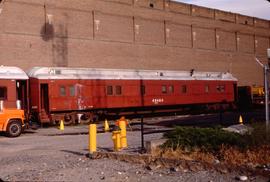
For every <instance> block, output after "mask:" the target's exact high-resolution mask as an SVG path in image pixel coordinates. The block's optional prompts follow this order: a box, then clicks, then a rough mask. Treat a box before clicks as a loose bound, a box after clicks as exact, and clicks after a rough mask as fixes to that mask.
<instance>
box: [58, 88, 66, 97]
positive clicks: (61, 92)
mask: <svg viewBox="0 0 270 182" xmlns="http://www.w3.org/2000/svg"><path fill="white" fill-rule="evenodd" d="M62 89H63V90H62ZM63 91H64V92H63ZM59 96H60V97H66V96H67V89H66V86H64V85H60V86H59Z"/></svg>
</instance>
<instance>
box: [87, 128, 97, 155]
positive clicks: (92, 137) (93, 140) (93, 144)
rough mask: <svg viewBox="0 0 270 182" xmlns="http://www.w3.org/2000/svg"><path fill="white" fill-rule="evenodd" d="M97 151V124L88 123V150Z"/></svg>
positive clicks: (91, 152)
mask: <svg viewBox="0 0 270 182" xmlns="http://www.w3.org/2000/svg"><path fill="white" fill-rule="evenodd" d="M96 151H97V125H96V124H90V125H89V152H90V154H93V153H94V152H96Z"/></svg>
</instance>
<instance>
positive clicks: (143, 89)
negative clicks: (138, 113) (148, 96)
mask: <svg viewBox="0 0 270 182" xmlns="http://www.w3.org/2000/svg"><path fill="white" fill-rule="evenodd" d="M141 94H142V95H145V85H142V86H141Z"/></svg>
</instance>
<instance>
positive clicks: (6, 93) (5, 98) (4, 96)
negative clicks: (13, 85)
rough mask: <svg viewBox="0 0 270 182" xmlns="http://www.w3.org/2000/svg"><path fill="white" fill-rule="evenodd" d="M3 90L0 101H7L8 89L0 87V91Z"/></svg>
mask: <svg viewBox="0 0 270 182" xmlns="http://www.w3.org/2000/svg"><path fill="white" fill-rule="evenodd" d="M1 89H4V92H3V93H4V94H3V97H1V96H0V100H7V99H8V88H7V87H6V86H0V90H1ZM0 93H1V92H0Z"/></svg>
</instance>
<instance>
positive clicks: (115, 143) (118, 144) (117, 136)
mask: <svg viewBox="0 0 270 182" xmlns="http://www.w3.org/2000/svg"><path fill="white" fill-rule="evenodd" d="M120 135H121V132H120V130H115V131H113V132H112V140H113V146H114V151H115V152H117V151H119V150H120V149H121V142H120Z"/></svg>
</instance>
